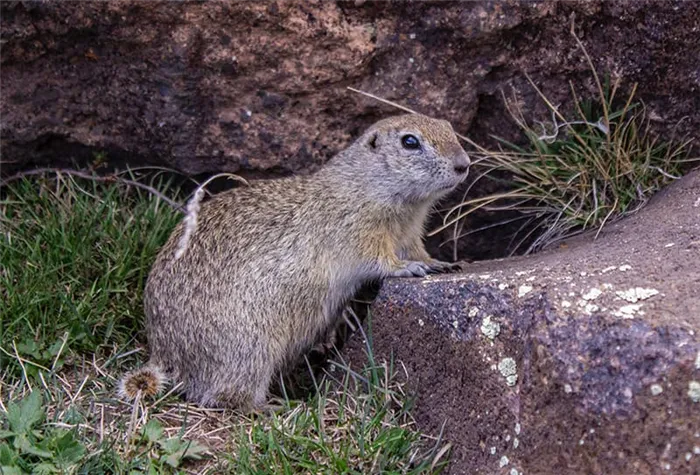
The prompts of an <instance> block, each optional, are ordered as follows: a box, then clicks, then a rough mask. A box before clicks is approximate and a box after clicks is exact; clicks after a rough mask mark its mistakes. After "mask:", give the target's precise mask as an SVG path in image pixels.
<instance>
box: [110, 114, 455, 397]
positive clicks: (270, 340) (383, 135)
mask: <svg viewBox="0 0 700 475" xmlns="http://www.w3.org/2000/svg"><path fill="white" fill-rule="evenodd" d="M468 169H469V157H468V155H467V154H466V153H465V151H464V150H463V149H462V147H461V145H460V144H459V142H458V141H457V137H456V136H455V133H454V131H453V129H452V126H451V125H450V124H449V122H446V121H443V120H436V119H432V118H428V117H425V116H422V115H418V114H412V115H402V116H396V117H391V118H388V119H384V120H381V121H379V122H377V123H376V124H375V125H373V126H372V127H371V128H369V129H368V130H367V131H366V132H365V133H364V134H362V136H360V137H359V138H358V139H357V140H356V141H355V142H354V143H353V144H352V145H350V146H349V147H348V148H347V149H345V150H343V151H341V152H340V153H338V154H337V155H336V156H334V157H333V158H331V159H330V160H329V162H328V163H327V164H326V165H325V166H323V167H322V168H321V169H320V170H319V171H318V172H316V173H315V174H313V175H310V176H296V177H290V178H283V179H277V180H264V181H259V182H256V183H253V184H252V185H250V186H247V187H246V186H243V187H239V188H235V189H233V190H229V191H226V192H223V193H220V194H218V195H215V196H214V197H213V198H212V199H210V200H209V201H206V202H204V203H202V205H201V208H200V210H199V212H198V217H197V225H196V229H195V230H194V232H192V233H191V236H190V237H189V242H188V243H187V247H186V248H185V249H184V252H178V246H179V244H180V243H181V237H182V234H183V232H184V228H185V225H184V224H183V223H182V222H181V223H180V224H179V225H178V226H177V227H176V229H175V230H174V231H173V233H172V235H171V236H170V239H169V240H168V242H167V243H166V244H165V246H164V247H163V249H162V250H161V251H160V253H159V255H158V257H157V259H156V262H155V264H154V265H153V268H152V270H151V272H150V275H149V277H148V281H147V283H146V289H145V294H144V308H145V313H146V328H147V337H148V344H149V348H150V361H149V362H148V364H147V365H146V366H145V367H144V368H142V369H140V370H136V371H135V372H133V373H131V374H129V375H127V376H126V377H125V379H124V381H123V383H122V385H121V388H122V393H123V394H124V395H127V396H128V395H133V394H135V393H137V392H139V391H141V392H142V393H144V394H145V393H149V392H155V391H156V390H157V388H160V387H161V386H162V384H161V383H162V381H152V380H153V379H154V378H160V379H162V378H163V376H161V374H163V373H164V374H167V375H168V376H169V377H170V378H172V380H173V381H176V382H181V383H182V388H183V390H184V393H185V397H186V398H187V399H188V400H189V401H192V402H195V403H198V404H200V405H203V406H210V407H234V408H239V409H244V410H251V409H256V408H259V407H261V406H262V405H264V403H265V402H266V399H267V395H268V388H269V386H270V382H271V380H272V378H273V377H275V375H277V374H279V372H281V371H284V370H285V369H286V368H287V366H288V365H289V364H290V363H292V362H294V361H295V360H296V359H297V358H298V357H300V356H301V355H302V354H303V352H304V351H305V350H307V349H308V348H309V347H310V346H313V344H314V343H315V342H317V341H318V340H319V339H320V338H322V335H323V334H325V332H327V331H329V330H330V329H332V328H333V327H334V325H335V324H336V323H337V321H338V319H339V316H340V314H341V310H342V309H343V307H344V306H345V305H346V304H347V302H348V300H349V299H350V298H352V296H353V295H354V294H355V292H356V291H357V290H358V289H359V288H360V286H361V285H362V284H364V283H366V282H368V281H375V280H381V279H383V278H386V277H391V276H394V277H408V276H424V275H426V274H428V273H431V272H441V271H447V270H451V269H453V268H454V267H455V266H454V265H453V264H449V263H444V262H440V261H437V260H435V259H432V258H431V257H430V256H429V255H428V253H427V252H426V250H425V247H424V245H423V241H422V237H423V232H424V225H425V221H426V218H427V216H428V213H429V212H430V210H431V208H432V207H433V206H434V205H435V203H436V202H437V200H439V199H440V198H442V197H444V196H445V195H447V194H448V193H449V192H450V191H451V190H453V189H454V188H455V187H456V186H457V185H458V184H459V183H461V182H462V181H463V180H464V179H465V177H466V176H467V172H468Z"/></svg>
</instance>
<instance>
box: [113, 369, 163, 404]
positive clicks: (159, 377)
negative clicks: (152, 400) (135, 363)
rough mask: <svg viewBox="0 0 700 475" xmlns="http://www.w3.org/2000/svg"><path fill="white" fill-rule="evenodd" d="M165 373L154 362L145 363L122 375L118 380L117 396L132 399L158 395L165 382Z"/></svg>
mask: <svg viewBox="0 0 700 475" xmlns="http://www.w3.org/2000/svg"><path fill="white" fill-rule="evenodd" d="M167 381H168V380H167V377H166V376H165V373H164V372H163V371H162V370H161V369H160V368H159V367H158V366H157V365H154V364H151V363H149V364H147V365H146V366H143V367H142V368H138V369H135V370H133V371H130V372H128V373H126V374H125V375H124V377H123V378H122V379H121V381H119V390H118V393H119V397H121V398H122V399H126V400H129V401H131V400H134V399H136V398H137V397H139V398H142V397H145V396H156V395H158V394H159V393H160V392H161V391H162V390H163V388H164V387H165V384H166V383H167Z"/></svg>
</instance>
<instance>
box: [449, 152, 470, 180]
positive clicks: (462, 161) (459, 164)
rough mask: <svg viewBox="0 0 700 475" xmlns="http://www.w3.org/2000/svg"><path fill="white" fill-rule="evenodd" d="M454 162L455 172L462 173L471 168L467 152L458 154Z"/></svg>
mask: <svg viewBox="0 0 700 475" xmlns="http://www.w3.org/2000/svg"><path fill="white" fill-rule="evenodd" d="M453 162H454V167H455V172H457V173H459V174H460V175H461V174H462V173H466V172H467V171H468V170H469V155H467V154H466V153H465V152H462V153H460V154H458V155H456V156H455V158H454V160H453Z"/></svg>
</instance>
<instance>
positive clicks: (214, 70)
mask: <svg viewBox="0 0 700 475" xmlns="http://www.w3.org/2000/svg"><path fill="white" fill-rule="evenodd" d="M0 14H1V15H2V31H1V32H0V41H1V42H2V51H1V53H0V65H1V66H2V84H1V85H0V95H1V97H2V101H1V103H0V115H1V116H2V122H1V124H0V134H1V145H2V161H3V167H2V168H3V173H8V172H11V171H12V170H13V169H16V168H18V167H26V166H28V165H31V164H36V163H52V164H55V163H57V162H58V161H61V160H66V159H70V158H78V159H85V158H90V157H91V156H92V154H93V153H94V152H101V151H106V152H108V156H109V158H111V159H112V160H117V161H126V162H127V163H128V164H129V165H132V166H134V165H141V164H144V163H159V164H167V165H169V166H171V167H174V168H176V169H179V170H181V171H184V172H187V173H191V174H197V173H203V172H214V171H230V172H240V173H243V174H256V173H257V174H259V173H260V172H263V173H266V174H268V175H269V174H286V173H294V172H307V171H311V170H313V169H315V168H317V167H318V166H319V165H320V164H321V163H322V162H323V161H324V160H325V159H327V158H328V157H329V156H331V155H332V154H333V153H335V152H336V151H338V150H339V149H340V148H342V147H344V146H345V145H346V144H347V143H348V141H349V140H350V139H351V138H352V137H353V136H355V135H356V134H357V133H358V132H359V131H360V130H361V129H362V128H364V127H366V126H367V125H369V124H370V123H371V122H373V121H375V120H376V119H378V118H380V117H382V116H385V115H387V114H388V113H394V112H396V110H394V109H392V108H391V107H388V106H384V105H380V104H378V103H377V102H375V101H372V100H370V99H366V98H364V97H361V96H358V95H356V94H354V93H351V92H348V91H347V90H346V87H347V86H354V87H356V88H360V89H362V90H366V91H369V92H372V93H375V94H377V95H379V96H383V97H385V98H387V99H391V100H395V101H397V102H399V103H402V104H404V105H407V106H410V107H412V108H414V109H416V110H418V111H420V112H423V113H426V114H430V115H434V116H438V117H442V118H445V119H448V120H450V121H451V122H452V123H453V124H454V125H455V127H456V129H457V130H458V131H460V132H463V133H469V134H471V135H472V136H474V137H476V138H477V139H485V138H486V137H487V135H488V134H489V133H498V134H500V135H503V136H506V138H513V137H515V136H516V135H515V133H516V130H517V129H516V128H515V126H514V124H513V123H512V122H511V121H509V120H508V118H507V113H506V112H505V110H504V107H503V104H502V101H501V96H500V90H505V91H506V92H510V90H511V87H512V88H513V89H514V90H515V91H517V92H518V94H519V95H520V98H521V100H522V105H523V107H524V113H525V116H526V117H528V118H532V119H533V120H534V119H541V120H544V119H546V118H547V116H546V114H545V111H544V108H543V106H542V104H541V101H539V99H538V98H537V96H536V94H535V92H534V91H533V90H532V88H531V87H530V86H529V85H528V84H527V81H526V79H525V76H524V74H523V73H525V72H527V73H529V75H530V76H531V77H532V78H533V80H534V81H535V82H536V83H537V84H538V85H539V86H540V87H541V88H542V89H543V91H544V92H545V93H546V94H547V95H548V96H550V97H551V99H552V101H553V102H555V103H562V104H566V97H567V96H568V94H569V90H570V87H569V82H570V81H572V82H573V83H574V84H575V85H576V86H577V87H580V88H581V87H582V88H587V89H588V90H590V91H593V90H594V89H593V84H592V82H591V75H590V72H589V71H588V65H587V63H586V62H585V60H584V57H583V55H582V54H581V51H580V50H579V49H578V48H577V46H576V43H575V41H574V39H573V37H572V36H571V35H570V33H569V30H570V26H571V25H572V24H573V25H574V26H575V29H576V31H577V32H578V34H579V36H581V37H582V38H583V41H584V43H585V45H586V47H587V48H588V51H589V53H590V54H591V56H592V57H593V59H594V61H595V63H596V66H597V67H598V68H599V69H600V71H601V72H604V71H608V72H610V73H613V74H617V75H620V76H621V77H623V78H624V80H625V82H624V84H625V85H626V87H631V85H632V83H633V82H634V81H638V82H639V83H640V87H639V90H640V91H641V97H642V98H643V99H644V100H645V102H646V104H647V106H648V108H649V111H650V115H651V116H652V117H653V118H654V120H655V123H656V125H657V128H659V129H660V130H663V129H670V128H673V127H674V126H675V125H676V123H677V122H678V121H679V120H680V119H681V118H683V117H687V120H685V121H683V122H681V124H680V130H681V132H683V131H690V132H692V133H693V134H695V135H698V132H697V131H698V130H700V127H699V126H700V116H698V115H697V114H696V113H695V112H696V111H697V110H698V109H699V108H700V94H698V87H699V86H700V71H699V70H698V61H697V58H698V57H700V41H698V31H697V25H698V23H699V22H700V3H697V2H682V1H675V2H674V1H670V2H669V1H666V2H662V1H655V0H654V1H652V0H650V1H624V2H619V1H618V2H603V1H601V0H592V1H590V0H579V1H571V2H569V1H567V2H557V1H554V0H543V1H536V2H519V1H488V2H443V1H440V2H364V1H355V2H337V3H336V2H323V1H311V2H310V1H306V0H299V1H280V2H248V1H244V2H143V1H138V0H126V1H110V2H102V1H81V2H61V1H42V2H35V1H27V2H17V1H10V2H2V3H1V4H0ZM579 92H580V91H579ZM536 104H539V109H537V108H536Z"/></svg>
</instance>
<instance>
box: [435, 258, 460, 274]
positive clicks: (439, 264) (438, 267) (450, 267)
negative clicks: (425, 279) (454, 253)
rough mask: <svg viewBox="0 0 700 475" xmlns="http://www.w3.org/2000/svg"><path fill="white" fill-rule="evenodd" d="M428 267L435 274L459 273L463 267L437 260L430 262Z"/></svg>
mask: <svg viewBox="0 0 700 475" xmlns="http://www.w3.org/2000/svg"><path fill="white" fill-rule="evenodd" d="M428 267H430V271H431V272H433V273H445V272H457V271H461V270H462V266H461V265H459V264H455V263H453V262H443V261H438V260H437V259H431V260H430V261H429V262H428Z"/></svg>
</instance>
